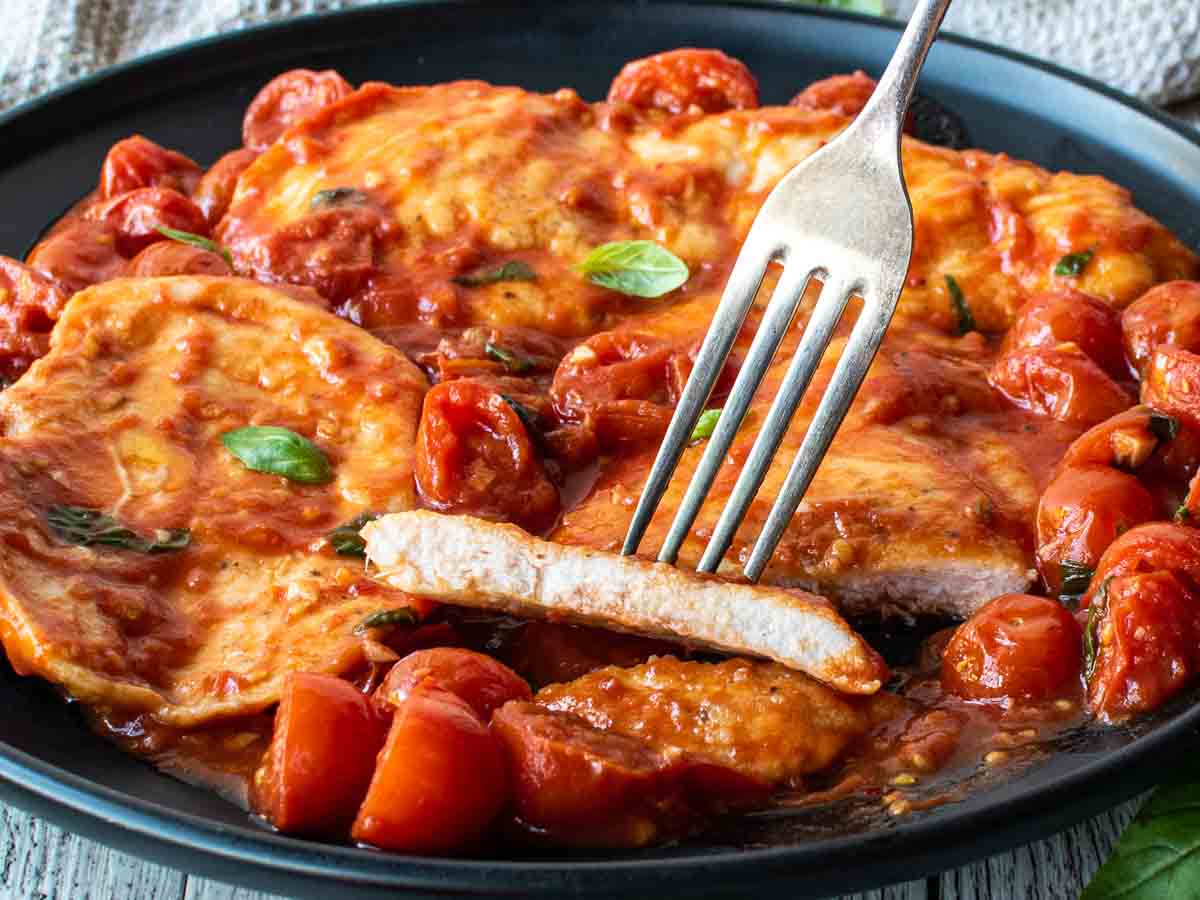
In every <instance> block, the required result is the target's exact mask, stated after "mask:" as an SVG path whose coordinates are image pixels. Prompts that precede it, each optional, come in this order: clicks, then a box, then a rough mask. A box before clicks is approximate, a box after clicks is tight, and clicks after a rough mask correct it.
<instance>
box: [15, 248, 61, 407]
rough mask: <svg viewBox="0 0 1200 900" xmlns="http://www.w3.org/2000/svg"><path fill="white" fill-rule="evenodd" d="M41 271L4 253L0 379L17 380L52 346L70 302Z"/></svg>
mask: <svg viewBox="0 0 1200 900" xmlns="http://www.w3.org/2000/svg"><path fill="white" fill-rule="evenodd" d="M66 302H67V297H66V294H65V293H64V292H63V290H62V289H61V288H60V287H59V286H58V285H57V284H55V283H54V282H53V281H51V280H50V279H49V278H47V277H46V276H45V275H42V274H41V273H40V272H37V271H35V270H34V269H31V268H29V267H28V266H25V265H22V264H21V263H19V262H17V261H16V260H15V259H9V258H8V257H7V256H0V381H3V382H4V383H8V382H12V381H15V380H16V379H17V378H19V377H20V376H21V374H22V373H23V372H24V371H25V370H26V369H28V368H29V366H30V365H31V364H32V363H33V361H34V360H35V359H38V358H39V357H41V356H43V355H44V354H45V353H46V351H47V350H48V349H49V348H50V329H52V328H53V327H54V323H55V321H56V320H57V319H58V315H59V313H61V312H62V308H63V306H64V305H66Z"/></svg>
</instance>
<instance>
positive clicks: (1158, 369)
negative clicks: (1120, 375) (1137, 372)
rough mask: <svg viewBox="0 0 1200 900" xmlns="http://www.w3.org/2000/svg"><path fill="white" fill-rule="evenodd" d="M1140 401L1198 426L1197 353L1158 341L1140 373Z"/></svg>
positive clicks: (1199, 384)
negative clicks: (1147, 362)
mask: <svg viewBox="0 0 1200 900" xmlns="http://www.w3.org/2000/svg"><path fill="white" fill-rule="evenodd" d="M1142 402H1143V403H1145V404H1146V405H1147V406H1152V407H1154V408H1155V409H1157V410H1159V411H1160V412H1164V413H1167V414H1168V415H1172V416H1177V417H1179V418H1180V419H1181V420H1182V421H1183V422H1184V423H1186V424H1187V425H1188V426H1190V427H1191V428H1193V429H1197V430H1200V355H1198V354H1195V353H1192V352H1191V351H1190V350H1184V349H1183V348H1181V347H1171V346H1169V345H1167V344H1162V345H1160V346H1158V347H1157V348H1155V350H1154V353H1153V354H1152V355H1151V357H1150V364H1149V366H1148V367H1147V369H1146V372H1145V373H1144V374H1143V376H1142Z"/></svg>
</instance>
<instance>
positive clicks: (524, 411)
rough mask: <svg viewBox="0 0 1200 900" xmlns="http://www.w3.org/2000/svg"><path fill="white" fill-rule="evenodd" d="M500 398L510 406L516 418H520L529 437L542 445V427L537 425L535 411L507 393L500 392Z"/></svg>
mask: <svg viewBox="0 0 1200 900" xmlns="http://www.w3.org/2000/svg"><path fill="white" fill-rule="evenodd" d="M500 399H502V400H503V401H504V402H505V403H507V404H508V405H509V407H511V409H512V411H513V412H515V413H516V414H517V418H518V419H520V420H521V424H522V425H524V426H525V430H526V431H527V432H529V437H530V439H531V440H532V441H533V442H534V443H535V444H537V445H538V446H539V447H540V446H541V445H542V441H543V438H542V429H541V426H539V425H538V417H537V413H535V412H534V411H533V410H532V409H530V408H529V407H528V406H526V405H525V404H524V403H521V402H520V401H519V400H514V399H513V398H512V397H510V396H508V395H507V394H501V395H500Z"/></svg>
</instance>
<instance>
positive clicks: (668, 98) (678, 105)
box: [608, 47, 758, 113]
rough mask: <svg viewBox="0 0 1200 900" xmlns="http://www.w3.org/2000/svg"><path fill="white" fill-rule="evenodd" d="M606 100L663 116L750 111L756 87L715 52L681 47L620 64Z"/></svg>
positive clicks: (738, 67) (755, 100) (736, 63)
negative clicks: (653, 111) (622, 65)
mask: <svg viewBox="0 0 1200 900" xmlns="http://www.w3.org/2000/svg"><path fill="white" fill-rule="evenodd" d="M608 99H609V102H610V103H611V102H617V101H623V102H625V103H629V104H632V105H633V106H638V107H641V108H643V109H661V110H665V111H666V112H669V113H681V112H685V111H686V110H689V109H698V110H702V111H703V112H706V113H716V112H723V111H725V110H727V109H754V108H755V107H757V106H758V82H757V81H756V80H755V79H754V76H753V75H752V74H750V70H749V69H747V68H746V67H745V65H743V64H742V63H741V62H739V61H738V60H736V59H734V58H732V57H730V56H726V55H725V54H724V53H722V52H721V51H720V50H698V49H696V48H693V47H685V48H682V49H679V50H670V51H668V52H666V53H658V54H656V55H654V56H648V57H646V58H645V59H636V60H634V61H633V62H631V63H628V64H626V66H625V68H623V69H621V72H620V74H618V75H617V77H616V78H614V79H613V83H612V86H611V87H610V88H609V90H608Z"/></svg>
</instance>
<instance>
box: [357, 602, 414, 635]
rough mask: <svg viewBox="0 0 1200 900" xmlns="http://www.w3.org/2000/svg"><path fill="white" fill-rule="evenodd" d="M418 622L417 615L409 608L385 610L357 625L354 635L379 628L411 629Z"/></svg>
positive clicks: (372, 614)
mask: <svg viewBox="0 0 1200 900" xmlns="http://www.w3.org/2000/svg"><path fill="white" fill-rule="evenodd" d="M417 622H418V619H417V614H416V613H415V612H413V611H412V610H411V609H409V608H408V607H407V606H401V607H399V608H397V609H383V610H380V611H379V612H376V613H371V615H369V616H367V617H366V618H365V619H363V620H362V621H361V622H359V623H358V624H357V625H355V626H354V633H355V634H363V633H365V632H368V631H371V630H373V629H377V628H399V627H405V628H411V627H412V626H413V625H416V624H417Z"/></svg>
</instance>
